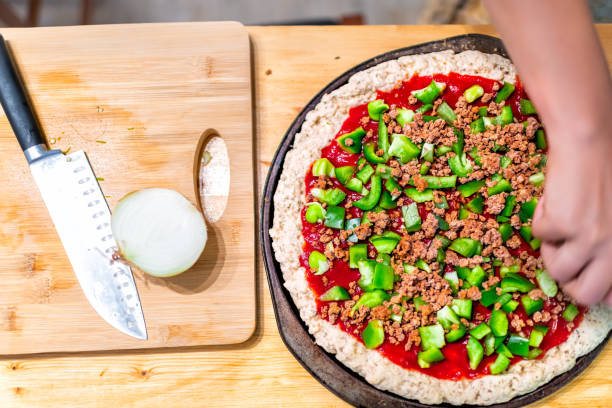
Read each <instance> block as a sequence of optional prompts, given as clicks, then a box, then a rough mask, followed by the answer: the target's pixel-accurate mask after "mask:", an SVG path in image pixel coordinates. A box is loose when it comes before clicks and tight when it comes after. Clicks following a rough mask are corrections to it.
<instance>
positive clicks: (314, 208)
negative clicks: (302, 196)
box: [304, 202, 326, 224]
mask: <svg viewBox="0 0 612 408" xmlns="http://www.w3.org/2000/svg"><path fill="white" fill-rule="evenodd" d="M306 206H307V207H308V208H307V209H306V214H305V215H304V217H305V218H306V221H308V222H309V223H311V224H316V223H317V222H319V221H323V220H324V219H325V213H326V211H325V208H323V206H322V205H321V204H319V203H315V202H313V203H307V204H306Z"/></svg>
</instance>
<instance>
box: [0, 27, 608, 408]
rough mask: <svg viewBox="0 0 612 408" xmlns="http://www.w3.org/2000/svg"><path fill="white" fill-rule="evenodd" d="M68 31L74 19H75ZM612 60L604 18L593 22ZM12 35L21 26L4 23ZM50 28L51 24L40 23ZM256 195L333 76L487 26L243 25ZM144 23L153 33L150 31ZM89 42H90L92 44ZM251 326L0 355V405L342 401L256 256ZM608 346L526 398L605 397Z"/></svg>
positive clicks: (567, 401) (561, 402)
mask: <svg viewBox="0 0 612 408" xmlns="http://www.w3.org/2000/svg"><path fill="white" fill-rule="evenodd" d="M73 29H74V32H75V36H76V35H79V27H74V28H73ZM598 29H599V34H600V36H601V39H602V42H603V44H604V48H605V50H606V55H607V58H608V63H609V64H611V65H612V25H601V26H599V27H598ZM12 30H14V31H13V32H12V35H15V33H16V32H17V33H18V32H19V30H25V29H12ZM40 30H48V34H49V35H52V34H53V29H52V28H41V29H40ZM248 31H249V33H250V36H251V46H252V57H253V78H254V83H253V88H254V105H255V106H254V113H255V137H254V140H255V149H256V160H257V163H256V169H257V170H256V171H257V180H258V184H257V185H256V186H255V188H256V189H257V192H258V196H261V190H262V188H263V183H264V180H265V177H266V174H267V170H268V166H269V164H270V161H271V160H272V157H273V155H274V152H275V150H276V148H277V146H278V143H279V142H280V140H281V138H282V137H283V135H284V134H285V131H286V130H287V128H288V127H289V125H290V123H291V122H292V121H293V119H294V118H295V116H296V115H297V114H298V113H299V112H300V110H301V109H302V107H303V106H304V105H305V104H306V103H307V102H308V101H309V100H310V99H311V98H312V96H313V95H314V94H316V93H317V92H318V91H319V90H320V89H321V88H323V87H324V86H325V85H326V84H327V83H328V82H330V81H331V80H332V79H333V78H335V77H336V76H338V75H340V74H341V73H343V72H344V71H345V70H347V69H349V68H351V67H352V66H354V65H356V64H358V63H359V62H361V61H363V60H365V59H368V58H370V57H372V56H374V55H377V54H380V53H383V52H385V51H389V50H392V49H396V48H401V47H405V46H409V45H413V44H418V43H421V42H426V41H431V40H436V39H440V38H444V37H449V36H454V35H460V34H465V33H474V32H477V33H484V34H493V33H494V31H493V30H492V28H491V27H488V26H459V25H456V26H435V27H434V26H356V27H249V28H248ZM154 34H155V33H154V31H152V35H154ZM93 46H95V45H93ZM256 273H257V308H258V309H257V329H256V331H255V334H254V335H253V337H251V338H250V339H249V340H248V341H247V342H245V343H243V344H240V345H236V346H208V347H206V346H205V347H195V348H178V349H159V350H144V351H125V352H99V353H73V354H48V355H37V356H18V357H15V356H13V357H9V358H2V357H1V356H0V406H1V407H58V406H79V407H108V406H116V407H123V406H129V407H147V408H152V407H172V406H184V407H212V406H214V407H220V406H222V407H233V406H235V407H243V406H248V407H266V408H268V407H271V406H291V407H308V408H311V407H344V406H346V404H345V403H344V402H342V401H341V400H340V399H339V398H337V397H336V396H334V395H333V394H332V393H331V392H329V391H327V390H326V389H325V388H324V387H323V386H322V385H320V384H319V383H318V382H317V381H316V380H315V379H314V378H312V377H311V376H310V375H309V374H308V373H307V372H306V370H304V369H303V368H302V367H301V366H300V364H299V363H298V362H297V361H296V360H295V359H294V358H293V356H292V355H291V354H290V353H289V351H288V350H287V349H286V348H285V346H284V344H283V343H282V341H281V338H280V336H279V335H278V331H277V328H276V322H275V320H274V312H273V310H272V304H271V300H270V295H269V292H268V287H267V282H266V278H265V272H264V269H263V265H262V263H261V259H259V260H258V268H257V272H256ZM611 400H612V346H610V345H608V347H607V348H606V349H605V350H604V351H603V352H602V354H601V355H600V356H599V357H598V358H597V359H596V360H595V361H594V363H593V364H592V365H591V366H590V367H589V368H587V370H585V371H584V372H583V373H582V374H581V375H580V376H579V377H578V378H577V379H576V380H574V381H573V382H572V383H570V384H569V385H568V386H566V387H564V388H563V389H562V390H561V391H559V392H557V393H555V394H553V395H552V396H549V397H548V398H546V399H544V400H543V401H540V402H538V403H536V404H534V405H533V406H534V407H570V406H578V405H579V406H589V407H591V408H597V407H604V406H606V407H607V406H609V404H610V401H611Z"/></svg>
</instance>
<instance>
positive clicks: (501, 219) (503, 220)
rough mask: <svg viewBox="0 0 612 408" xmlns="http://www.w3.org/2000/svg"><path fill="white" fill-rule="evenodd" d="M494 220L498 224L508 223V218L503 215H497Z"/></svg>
mask: <svg viewBox="0 0 612 408" xmlns="http://www.w3.org/2000/svg"><path fill="white" fill-rule="evenodd" d="M496 220H497V222H499V223H504V222H510V218H509V217H504V216H503V215H498V216H497V218H496Z"/></svg>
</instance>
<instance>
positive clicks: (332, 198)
mask: <svg viewBox="0 0 612 408" xmlns="http://www.w3.org/2000/svg"><path fill="white" fill-rule="evenodd" d="M310 194H312V196H313V197H314V198H316V199H317V200H319V201H321V202H322V203H327V204H329V205H338V204H340V202H342V200H344V198H345V197H346V193H345V192H344V191H342V190H340V189H339V188H338V187H334V188H329V189H327V190H324V189H322V188H313V189H312V190H310Z"/></svg>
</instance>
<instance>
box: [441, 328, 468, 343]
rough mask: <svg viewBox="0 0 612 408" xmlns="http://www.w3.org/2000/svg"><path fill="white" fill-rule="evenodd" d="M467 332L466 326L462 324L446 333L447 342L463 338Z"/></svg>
mask: <svg viewBox="0 0 612 408" xmlns="http://www.w3.org/2000/svg"><path fill="white" fill-rule="evenodd" d="M465 332H466V328H465V326H464V325H460V326H459V328H458V329H451V330H450V331H449V332H448V333H446V335H445V336H444V338H445V339H446V341H447V342H449V343H453V342H455V341H457V340H460V339H461V338H463V336H465Z"/></svg>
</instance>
